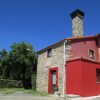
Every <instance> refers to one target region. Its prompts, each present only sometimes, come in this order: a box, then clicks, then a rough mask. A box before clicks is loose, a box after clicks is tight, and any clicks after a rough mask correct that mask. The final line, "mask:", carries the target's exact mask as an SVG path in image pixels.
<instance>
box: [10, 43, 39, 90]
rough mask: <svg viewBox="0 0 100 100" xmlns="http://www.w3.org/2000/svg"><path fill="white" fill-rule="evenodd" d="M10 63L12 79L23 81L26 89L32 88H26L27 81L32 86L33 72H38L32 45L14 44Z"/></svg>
mask: <svg viewBox="0 0 100 100" xmlns="http://www.w3.org/2000/svg"><path fill="white" fill-rule="evenodd" d="M9 59H10V60H9V63H10V78H11V79H16V80H23V85H24V87H25V88H31V87H30V86H26V84H27V83H26V82H27V80H28V81H29V80H30V81H29V82H30V83H28V85H30V84H31V75H32V72H35V71H36V64H37V57H36V52H35V51H34V49H33V47H32V45H31V44H27V43H25V42H21V43H17V44H16V43H14V44H13V45H12V46H11V50H10V52H9Z"/></svg>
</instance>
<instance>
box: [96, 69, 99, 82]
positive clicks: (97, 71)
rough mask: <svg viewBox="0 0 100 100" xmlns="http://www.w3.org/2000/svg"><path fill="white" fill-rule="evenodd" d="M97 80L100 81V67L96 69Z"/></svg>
mask: <svg viewBox="0 0 100 100" xmlns="http://www.w3.org/2000/svg"><path fill="white" fill-rule="evenodd" d="M96 82H100V69H99V68H97V69H96Z"/></svg>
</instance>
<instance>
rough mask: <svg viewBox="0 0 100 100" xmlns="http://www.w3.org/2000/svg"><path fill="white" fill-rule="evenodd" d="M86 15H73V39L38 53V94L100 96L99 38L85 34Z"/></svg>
mask: <svg viewBox="0 0 100 100" xmlns="http://www.w3.org/2000/svg"><path fill="white" fill-rule="evenodd" d="M83 17H84V13H83V12H82V11H80V10H75V11H74V12H73V13H71V18H72V33H73V37H71V38H66V39H64V40H61V41H60V42H57V43H55V44H53V45H51V46H49V47H46V48H44V49H42V50H40V51H39V56H38V67H37V91H45V92H48V93H49V94H53V93H54V92H55V91H56V92H58V94H59V95H63V96H64V95H66V94H75V95H80V96H82V97H86V96H95V95H99V94H100V35H99V34H97V35H95V36H84V35H83V33H84V32H83Z"/></svg>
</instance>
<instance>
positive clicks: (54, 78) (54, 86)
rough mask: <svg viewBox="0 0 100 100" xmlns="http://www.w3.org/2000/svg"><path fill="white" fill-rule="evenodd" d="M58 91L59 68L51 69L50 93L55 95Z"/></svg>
mask: <svg viewBox="0 0 100 100" xmlns="http://www.w3.org/2000/svg"><path fill="white" fill-rule="evenodd" d="M55 91H58V67H55V68H50V69H49V77H48V93H49V94H53V93H54V92H55Z"/></svg>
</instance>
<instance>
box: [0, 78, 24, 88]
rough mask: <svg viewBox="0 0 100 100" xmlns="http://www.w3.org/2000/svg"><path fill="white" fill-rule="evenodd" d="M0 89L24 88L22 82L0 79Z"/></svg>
mask: <svg viewBox="0 0 100 100" xmlns="http://www.w3.org/2000/svg"><path fill="white" fill-rule="evenodd" d="M0 88H22V82H21V81H17V80H8V79H0Z"/></svg>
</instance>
